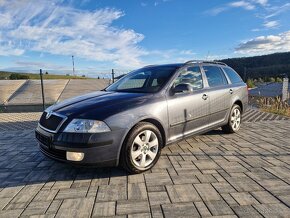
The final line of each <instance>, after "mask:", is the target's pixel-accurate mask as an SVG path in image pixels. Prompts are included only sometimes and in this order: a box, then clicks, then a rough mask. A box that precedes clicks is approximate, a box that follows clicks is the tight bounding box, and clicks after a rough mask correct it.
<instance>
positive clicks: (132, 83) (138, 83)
mask: <svg viewBox="0 0 290 218" xmlns="http://www.w3.org/2000/svg"><path fill="white" fill-rule="evenodd" d="M150 74H151V73H150V72H148V71H147V72H140V73H138V74H136V75H134V76H132V77H131V78H130V79H129V80H127V82H126V83H122V84H120V86H119V87H118V88H119V90H122V89H136V88H142V87H143V86H144V83H145V81H146V79H147V77H150Z"/></svg>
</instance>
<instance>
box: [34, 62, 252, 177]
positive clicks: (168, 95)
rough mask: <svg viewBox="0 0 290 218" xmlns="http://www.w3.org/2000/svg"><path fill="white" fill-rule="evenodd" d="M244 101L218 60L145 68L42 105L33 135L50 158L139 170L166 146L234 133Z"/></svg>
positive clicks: (241, 88)
mask: <svg viewBox="0 0 290 218" xmlns="http://www.w3.org/2000/svg"><path fill="white" fill-rule="evenodd" d="M247 105H248V90H247V85H246V84H245V83H244V82H243V80H242V79H241V77H240V76H239V75H238V74H237V73H236V72H235V71H234V70H233V69H232V68H230V67H229V66H227V65H226V64H224V63H221V62H214V61H194V60H193V61H188V62H186V63H178V64H165V65H151V66H145V67H143V68H141V69H138V70H135V71H132V72H130V73H128V74H127V75H126V76H124V77H122V78H120V79H119V80H117V81H116V82H115V83H113V84H111V85H109V86H108V87H107V88H105V89H104V90H101V91H96V92H93V93H89V94H85V95H82V96H78V97H75V98H72V99H68V100H64V101H62V102H60V103H58V104H55V105H52V106H50V107H49V108H47V109H46V110H45V111H44V112H43V114H42V116H41V118H40V120H39V123H38V126H37V128H36V131H35V134H36V138H37V140H38V142H39V148H40V150H41V151H42V152H43V153H44V154H45V155H47V156H48V157H51V158H53V159H56V160H59V161H64V162H69V163H73V164H76V165H86V166H122V167H123V168H124V169H126V170H127V171H128V172H129V173H142V172H144V171H146V170H149V169H151V168H152V167H153V166H154V165H155V164H156V162H157V161H158V159H159V157H160V154H161V149H162V148H163V147H164V146H166V145H168V144H171V143H175V142H177V141H179V140H182V139H184V138H186V137H189V136H192V135H196V134H202V133H205V132H207V131H210V130H213V129H216V128H219V127H221V128H222V131H224V132H225V133H235V132H237V131H238V130H239V129H240V127H241V122H242V114H243V112H244V111H245V110H246V108H247Z"/></svg>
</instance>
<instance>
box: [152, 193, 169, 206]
mask: <svg viewBox="0 0 290 218" xmlns="http://www.w3.org/2000/svg"><path fill="white" fill-rule="evenodd" d="M148 196H149V202H150V205H152V206H153V205H160V204H167V203H170V200H169V197H168V194H167V192H149V193H148Z"/></svg>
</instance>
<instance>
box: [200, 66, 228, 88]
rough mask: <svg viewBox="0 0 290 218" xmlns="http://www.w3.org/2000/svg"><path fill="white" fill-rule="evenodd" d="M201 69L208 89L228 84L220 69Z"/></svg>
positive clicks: (213, 67)
mask: <svg viewBox="0 0 290 218" xmlns="http://www.w3.org/2000/svg"><path fill="white" fill-rule="evenodd" d="M203 69H204V71H205V75H206V77H207V81H208V85H209V86H210V87H215V86H222V85H226V84H227V83H228V82H227V79H226V77H225V75H224V73H223V71H222V70H221V68H219V67H216V66H204V67H203Z"/></svg>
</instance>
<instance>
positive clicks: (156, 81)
mask: <svg viewBox="0 0 290 218" xmlns="http://www.w3.org/2000/svg"><path fill="white" fill-rule="evenodd" d="M176 68H177V67H162V66H161V67H148V68H142V69H139V70H136V71H133V72H131V73H129V74H128V75H126V76H124V77H122V78H121V79H119V80H118V81H117V82H115V83H113V84H112V85H110V86H109V87H108V88H106V91H113V92H144V93H147V92H148V93H152V92H158V91H159V90H160V89H161V88H162V87H163V86H164V85H165V84H166V83H167V82H168V80H169V78H170V77H171V76H173V74H174V73H175V71H176Z"/></svg>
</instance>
